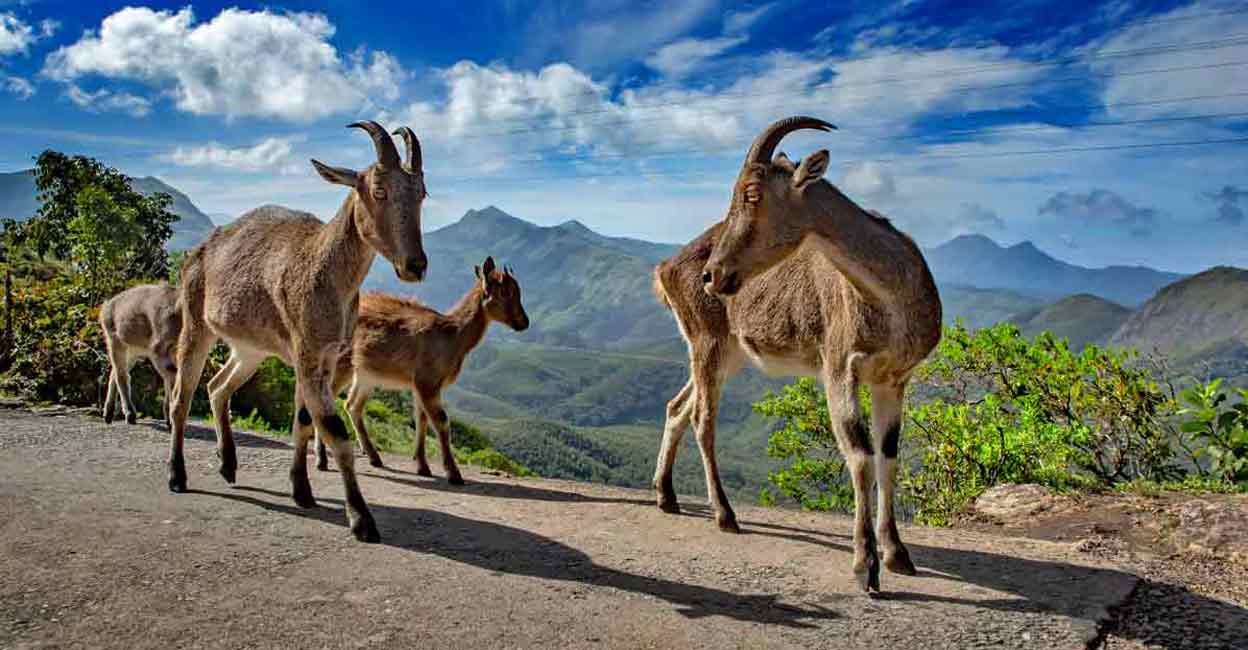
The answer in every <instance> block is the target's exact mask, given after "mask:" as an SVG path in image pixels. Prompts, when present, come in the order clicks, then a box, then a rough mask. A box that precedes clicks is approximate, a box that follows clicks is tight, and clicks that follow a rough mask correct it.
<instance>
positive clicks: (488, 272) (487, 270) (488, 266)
mask: <svg viewBox="0 0 1248 650" xmlns="http://www.w3.org/2000/svg"><path fill="white" fill-rule="evenodd" d="M481 272H482V273H484V274H485V277H487V278H491V277H494V258H493V257H487V258H485V263H483V264H482V265H481Z"/></svg>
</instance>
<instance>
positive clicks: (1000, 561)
mask: <svg viewBox="0 0 1248 650" xmlns="http://www.w3.org/2000/svg"><path fill="white" fill-rule="evenodd" d="M190 434H191V435H190V437H189V438H188V440H187V446H186V455H187V465H188V472H189V474H190V487H191V490H192V491H191V492H190V493H188V494H182V495H174V494H170V493H169V492H168V490H167V489H166V487H165V459H166V456H167V434H166V433H165V431H164V430H163V429H162V428H159V427H157V425H155V424H153V423H141V424H140V425H138V426H127V425H124V424H113V425H111V426H110V425H105V424H103V423H102V422H101V421H99V420H98V419H95V418H90V417H84V416H60V417H48V416H40V415H33V414H31V413H28V412H24V411H17V410H0V647H3V648H23V649H24V648H53V647H55V648H92V649H94V648H162V649H164V648H356V647H359V648H411V647H432V648H472V649H476V648H589V647H595V648H602V647H619V648H682V649H693V648H719V649H723V648H790V647H793V648H798V647H800V648H892V649H897V650H908V649H911V648H971V647H1008V648H1046V649H1047V648H1083V647H1085V646H1086V645H1087V644H1088V643H1089V642H1090V641H1094V640H1096V639H1097V625H1098V621H1100V620H1101V619H1103V618H1104V617H1105V616H1106V611H1107V608H1112V607H1113V606H1115V605H1117V604H1119V603H1121V602H1123V601H1124V599H1125V598H1127V596H1128V595H1129V594H1130V592H1131V590H1132V589H1133V588H1134V587H1135V586H1136V584H1137V579H1136V578H1135V577H1134V576H1133V575H1131V574H1130V573H1128V572H1125V571H1123V570H1120V569H1118V568H1116V567H1115V566H1112V565H1110V564H1108V563H1106V562H1105V561H1101V560H1097V559H1096V558H1095V557H1088V556H1087V555H1080V554H1077V553H1075V552H1074V551H1072V550H1071V549H1070V548H1069V545H1065V544H1057V543H1051V542H1044V541H1034V540H1024V539H1011V538H1004V537H997V536H992V535H986V534H980V533H971V532H965V531H951V530H937V529H929V528H921V527H907V528H905V529H903V531H902V535H903V538H904V539H906V540H907V541H908V543H909V544H910V551H911V554H912V556H913V558H914V560H915V562H916V564H918V566H919V568H920V573H919V575H918V576H916V577H902V576H896V575H892V574H887V573H886V574H884V575H883V582H884V593H882V594H880V595H879V596H877V597H867V596H865V595H862V594H860V593H859V592H858V591H857V590H856V588H855V587H854V586H853V584H854V583H853V580H852V579H851V576H850V573H849V566H850V538H849V534H850V522H849V521H848V520H847V519H845V518H842V517H835V516H826V515H812V514H806V513H798V512H788V511H782V510H776V509H754V508H748V507H742V508H740V509H739V510H738V512H737V514H738V518H739V519H740V521H741V525H742V528H743V531H744V532H743V534H742V535H730V534H726V533H721V532H719V531H718V530H717V529H716V527H715V525H714V523H713V522H712V521H711V520H710V519H708V513H707V510H706V508H705V507H704V506H701V505H700V504H701V502H702V500H701V499H697V498H692V497H685V498H684V499H682V504H683V505H684V506H685V511H686V514H684V515H681V516H676V515H666V514H663V513H661V512H660V511H659V510H658V509H657V508H656V507H655V506H654V505H653V502H652V498H651V495H650V494H649V493H648V492H642V491H636V490H624V489H615V488H606V487H602V486H598V485H591V484H585V483H574V482H567V481H553V480H545V479H512V478H504V477H498V476H491V475H486V474H481V473H476V472H473V471H470V470H467V468H465V469H466V470H467V471H466V472H465V478H466V479H467V480H468V481H469V484H468V485H466V486H462V487H455V486H449V485H447V483H446V482H445V481H444V480H442V479H441V478H440V477H438V478H433V479H429V478H423V477H418V476H416V475H415V474H414V467H413V466H412V465H411V464H410V463H409V462H408V461H406V460H404V459H401V458H397V457H387V459H386V460H387V462H388V463H389V465H390V467H388V468H386V469H375V468H372V467H369V466H368V465H367V463H366V462H365V461H357V462H358V464H359V472H360V474H361V482H362V489H363V491H364V494H365V496H366V497H367V498H368V500H369V502H370V504H371V505H372V508H373V513H374V515H375V516H376V518H377V523H378V525H379V528H380V530H381V534H382V543H381V544H379V545H364V544H359V543H356V542H355V541H353V540H352V539H351V537H350V535H349V534H348V532H347V529H346V527H345V523H346V522H345V516H344V514H343V512H342V500H341V497H342V488H341V484H340V483H339V481H338V476H337V474H336V473H334V472H332V471H331V472H316V471H315V470H314V469H313V470H312V484H313V490H314V492H315V493H316V495H317V498H318V500H319V502H320V507H318V508H315V509H308V510H304V509H300V508H298V507H296V506H295V505H294V503H293V502H292V501H291V499H290V497H289V494H288V481H287V469H288V467H289V463H290V456H291V450H290V447H289V446H288V445H286V444H285V443H284V442H282V441H279V440H273V439H268V438H261V437H255V436H248V435H244V434H239V435H238V440H239V445H240V448H239V462H240V470H239V481H238V484H237V485H235V486H229V485H226V484H225V483H224V481H223V480H222V479H221V478H220V476H219V475H218V474H217V473H216V470H215V468H216V459H215V455H214V443H213V442H212V439H213V434H212V431H211V430H210V429H208V428H205V427H203V426H198V427H194V428H192V430H191V432H190ZM682 462H698V460H697V459H696V458H685V459H683V460H682Z"/></svg>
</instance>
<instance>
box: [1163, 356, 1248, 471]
mask: <svg viewBox="0 0 1248 650" xmlns="http://www.w3.org/2000/svg"><path fill="white" fill-rule="evenodd" d="M1236 392H1237V393H1238V394H1239V402H1238V403H1236V404H1233V405H1227V403H1226V402H1227V393H1226V391H1224V390H1222V380H1221V379H1215V380H1213V381H1210V382H1208V383H1205V384H1198V385H1196V386H1192V387H1191V388H1188V389H1187V390H1185V391H1183V393H1182V399H1183V402H1184V403H1185V404H1187V406H1186V407H1184V408H1183V409H1181V410H1180V411H1179V414H1180V415H1185V416H1188V418H1189V419H1188V420H1187V421H1185V422H1184V423H1183V425H1182V430H1183V431H1184V432H1185V433H1188V434H1191V435H1192V436H1193V437H1194V438H1195V440H1196V448H1195V455H1196V460H1197V461H1198V462H1199V461H1200V460H1201V459H1208V461H1207V462H1208V463H1209V471H1210V472H1211V473H1212V474H1213V476H1214V477H1216V478H1217V479H1219V480H1222V481H1227V482H1231V483H1248V390H1244V389H1242V388H1241V389H1238V390H1237V391H1236Z"/></svg>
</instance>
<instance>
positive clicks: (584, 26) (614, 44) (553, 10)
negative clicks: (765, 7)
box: [522, 0, 720, 69]
mask: <svg viewBox="0 0 1248 650" xmlns="http://www.w3.org/2000/svg"><path fill="white" fill-rule="evenodd" d="M719 4H720V3H719V1H718V0H668V1H666V2H619V1H618V0H617V1H612V2H582V3H572V6H575V7H576V9H577V10H576V11H568V10H567V7H565V6H562V3H555V2H550V3H541V4H539V5H538V6H537V7H536V8H535V9H533V10H532V13H531V15H530V18H529V22H528V24H527V25H526V27H525V29H524V31H525V34H526V45H527V50H528V51H527V52H526V53H525V55H524V56H523V57H522V58H523V59H524V60H526V61H527V62H531V63H537V62H539V61H551V60H559V59H562V60H566V61H569V62H571V63H573V64H575V65H577V66H578V67H580V68H584V69H607V68H610V67H611V66H612V65H613V64H615V63H618V62H620V61H630V60H631V61H636V60H639V59H642V58H645V57H646V56H647V55H648V54H649V53H651V52H654V51H655V50H656V49H657V48H659V47H661V46H663V45H665V44H667V43H670V42H671V41H672V40H674V39H676V38H679V37H680V36H682V35H684V34H687V33H688V32H689V30H690V29H691V28H693V27H694V26H696V25H698V24H699V23H701V22H703V21H705V20H706V19H707V18H708V17H710V16H712V15H713V13H714V12H715V11H716V10H717V9H718V8H719Z"/></svg>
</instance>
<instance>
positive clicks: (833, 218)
mask: <svg viewBox="0 0 1248 650" xmlns="http://www.w3.org/2000/svg"><path fill="white" fill-rule="evenodd" d="M807 128H812V129H819V130H824V131H827V130H830V129H831V128H833V127H832V125H831V124H828V123H827V122H824V121H823V120H819V119H816V118H812V117H790V118H787V119H784V120H780V121H778V122H775V123H774V124H772V125H771V126H769V127H767V128H766V129H765V130H764V131H763V132H762V133H761V134H760V135H759V136H758V138H756V139H755V140H754V143H753V144H752V145H751V147H750V150H749V153H748V155H747V156H746V159H745V165H744V167H743V169H742V170H741V177H740V178H739V179H738V181H737V187H736V189H735V192H734V196H733V200H732V203H731V204H730V205H729V207H728V214H727V216H726V218H725V219H724V220H723V221H721V222H719V223H717V224H715V225H713V226H711V227H710V228H709V229H707V231H706V232H704V233H703V234H702V235H701V236H700V237H698V238H697V239H695V240H694V241H692V242H690V243H689V244H688V245H687V246H685V248H684V249H682V250H681V251H680V252H679V253H677V254H676V255H675V256H673V257H672V258H670V259H669V260H667V261H665V262H663V263H661V264H659V265H658V266H657V267H655V288H656V290H657V292H658V294H659V296H660V298H661V299H662V300H663V301H664V302H665V303H666V304H667V305H668V306H669V307H671V309H672V311H673V312H674V313H675V315H676V318H677V320H678V321H679V322H680V331H681V333H682V334H683V335H684V337H685V339H686V342H687V343H688V346H689V359H690V378H689V381H688V383H686V384H685V387H684V388H683V389H682V390H681V391H680V392H679V393H677V395H676V396H675V397H674V398H673V399H672V401H670V402H669V403H668V409H667V424H666V426H665V428H664V435H663V446H662V448H661V451H660V452H659V458H658V463H657V465H658V466H657V468H656V470H655V479H654V485H655V489H656V491H657V498H658V504H659V507H660V508H662V509H663V510H665V511H669V512H674V511H676V510H677V509H678V508H679V506H678V505H677V503H676V494H675V492H674V490H673V489H672V462H673V461H674V460H675V456H676V449H677V445H678V444H679V442H680V437H681V435H682V433H683V431H684V429H685V428H686V427H687V426H688V425H689V424H690V423H692V424H693V427H694V430H695V431H696V433H697V437H698V444H699V446H700V447H701V451H702V461H703V465H704V468H705V470H706V472H705V473H706V482H707V491H708V493H709V494H710V495H711V499H712V502H713V503H714V504H715V519H716V522H717V523H718V524H719V526H720V528H722V529H724V530H729V531H736V530H738V526H737V522H736V516H735V515H734V514H733V512H732V508H731V506H730V505H729V504H728V499H727V496H726V495H725V492H724V489H723V486H722V485H721V484H720V480H719V473H718V469H717V466H716V461H715V414H716V410H717V408H718V402H719V395H720V390H721V388H722V386H723V384H724V382H726V381H727V380H728V378H729V377H731V376H732V375H733V374H734V373H736V372H737V370H738V369H740V368H741V366H743V365H745V364H747V363H748V364H752V365H754V366H757V367H759V368H761V369H762V370H763V371H765V372H768V373H771V374H777V375H806V376H814V377H817V378H819V379H820V380H821V381H822V382H823V385H824V390H825V393H826V396H827V404H828V416H829V418H830V420H831V426H832V430H833V432H834V433H835V436H836V441H837V446H838V447H839V448H840V450H841V454H842V455H843V456H844V457H845V464H846V466H847V467H848V469H849V473H850V476H851V478H852V483H853V488H854V559H853V567H852V568H853V572H854V575H855V576H856V577H857V579H858V581H859V584H860V586H861V587H862V588H863V589H866V590H869V591H877V590H879V588H880V569H881V565H882V566H883V568H886V569H888V570H890V571H893V572H895V573H902V574H907V575H913V574H914V573H915V568H914V563H913V562H912V561H911V560H910V554H909V552H908V551H907V550H906V547H905V545H904V544H903V543H902V541H901V537H900V535H899V533H898V530H897V523H896V519H895V516H894V514H893V495H894V490H895V484H896V475H897V452H898V444H899V440H900V436H901V424H902V419H903V418H902V404H903V401H904V396H905V389H906V385H907V383H908V382H909V380H910V376H911V373H912V372H913V371H914V368H915V366H917V365H918V364H919V363H920V362H922V361H923V359H924V358H926V357H927V355H928V353H929V352H931V350H932V349H933V348H934V347H935V346H936V344H937V343H938V342H939V341H940V335H941V303H940V295H939V294H938V293H937V291H936V284H935V282H934V281H933V279H932V274H931V271H930V270H929V269H928V266H927V262H926V261H925V260H924V259H923V253H922V252H921V251H920V250H919V247H918V246H916V245H915V243H914V241H913V240H911V239H910V237H908V236H907V235H905V234H904V233H902V232H901V231H899V230H897V229H896V228H895V227H893V225H892V224H890V223H889V221H888V219H885V218H883V217H880V216H878V215H876V214H873V213H871V212H868V211H866V210H864V209H862V208H861V207H859V206H858V205H857V204H855V203H854V202H853V201H851V200H850V199H849V198H848V197H846V196H845V195H844V194H842V193H841V192H840V191H839V190H837V189H836V188H835V187H833V186H832V184H831V183H828V182H827V181H825V180H823V174H824V172H825V171H827V168H828V159H829V155H828V151H827V150H826V149H823V150H820V151H816V152H814V153H812V154H810V155H808V156H806V157H805V158H803V159H802V160H801V161H800V162H799V163H797V164H794V163H793V161H791V160H789V159H788V158H787V157H784V156H777V157H776V158H775V159H774V160H773V159H772V153H773V152H774V151H775V150H776V146H777V145H778V144H779V143H780V140H781V139H782V138H783V137H784V136H785V135H786V134H788V133H792V132H793V131H796V130H798V129H807ZM864 383H865V384H866V385H867V386H868V387H869V388H870V390H871V418H870V423H869V424H867V423H864V422H863V417H862V412H861V407H860V405H859V401H858V387H859V386H860V385H861V384H864ZM872 474H874V477H873V476H872ZM872 489H875V490H878V495H879V499H878V503H879V512H878V515H877V516H876V517H872V514H871V511H870V507H871V495H870V492H871V490H872ZM873 519H874V523H873V521H872V520H873ZM877 540H878V541H879V542H880V544H881V545H882V546H883V553H882V557H881V554H880V553H879V552H878V551H877V548H876V543H877Z"/></svg>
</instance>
